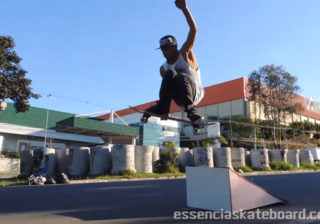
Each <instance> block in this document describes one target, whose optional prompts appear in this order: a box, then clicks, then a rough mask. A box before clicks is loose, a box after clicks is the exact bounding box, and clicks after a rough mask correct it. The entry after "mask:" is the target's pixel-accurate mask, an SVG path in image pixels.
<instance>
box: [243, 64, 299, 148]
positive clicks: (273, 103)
mask: <svg viewBox="0 0 320 224" xmlns="http://www.w3.org/2000/svg"><path fill="white" fill-rule="evenodd" d="M296 82H297V78H296V77H294V76H292V75H291V74H290V73H289V72H287V71H286V70H285V69H284V67H283V66H275V65H265V66H263V67H262V68H260V69H259V70H258V71H253V72H252V73H251V74H250V76H249V82H248V87H249V90H250V100H253V101H254V102H255V105H256V104H257V103H258V106H259V111H260V114H262V113H261V112H262V111H263V115H264V116H265V118H266V119H267V120H270V121H273V131H272V138H273V140H274V144H275V146H279V145H280V144H281V137H282V136H281V133H282V132H281V123H282V124H285V123H286V118H287V116H288V114H292V113H296V112H298V111H299V110H301V109H302V105H301V104H299V103H296V102H295V99H296V96H297V92H298V91H299V90H300V87H299V86H298V85H297V84H296ZM278 140H279V143H280V144H278Z"/></svg>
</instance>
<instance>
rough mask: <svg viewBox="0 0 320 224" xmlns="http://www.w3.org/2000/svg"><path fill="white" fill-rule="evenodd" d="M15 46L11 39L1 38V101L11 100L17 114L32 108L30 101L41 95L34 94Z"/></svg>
mask: <svg viewBox="0 0 320 224" xmlns="http://www.w3.org/2000/svg"><path fill="white" fill-rule="evenodd" d="M14 46H15V44H14V40H13V39H12V38H11V37H6V36H0V99H1V100H2V101H5V99H11V100H12V101H13V103H14V107H15V109H16V112H25V111H27V110H29V108H30V105H29V99H30V98H35V99H38V98H39V97H40V95H39V94H35V93H33V92H32V89H31V87H30V85H31V82H32V81H31V80H30V79H27V78H25V75H26V73H27V71H25V70H23V69H22V68H21V66H20V64H19V63H20V61H21V58H20V57H19V56H18V55H17V53H16V52H15V51H14V49H13V48H14Z"/></svg>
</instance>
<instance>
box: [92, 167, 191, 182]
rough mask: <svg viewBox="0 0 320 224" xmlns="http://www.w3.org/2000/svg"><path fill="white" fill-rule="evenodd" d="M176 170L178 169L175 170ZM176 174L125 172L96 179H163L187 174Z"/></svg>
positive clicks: (177, 172)
mask: <svg viewBox="0 0 320 224" xmlns="http://www.w3.org/2000/svg"><path fill="white" fill-rule="evenodd" d="M175 169H176V168H175ZM174 171H175V172H168V173H141V172H136V173H134V172H132V171H127V170H125V171H124V172H123V175H116V176H114V175H112V176H111V175H104V176H97V177H94V179H103V180H114V179H115V180H117V179H124V178H125V179H139V178H161V177H183V176H184V175H185V174H184V173H181V172H179V171H177V170H174Z"/></svg>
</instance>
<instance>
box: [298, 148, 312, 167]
mask: <svg viewBox="0 0 320 224" xmlns="http://www.w3.org/2000/svg"><path fill="white" fill-rule="evenodd" d="M299 160H300V162H306V163H310V164H314V160H313V156H312V153H311V151H309V150H301V151H300V153H299Z"/></svg>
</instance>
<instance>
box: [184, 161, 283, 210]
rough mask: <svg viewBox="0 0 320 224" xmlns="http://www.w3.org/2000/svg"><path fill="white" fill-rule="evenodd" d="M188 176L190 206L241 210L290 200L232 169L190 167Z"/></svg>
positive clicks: (188, 201) (187, 172) (188, 200)
mask: <svg viewBox="0 0 320 224" xmlns="http://www.w3.org/2000/svg"><path fill="white" fill-rule="evenodd" d="M186 176H187V180H186V182H187V205H188V207H193V208H200V209H207V210H213V211H221V210H224V211H239V210H250V209H254V208H258V207H263V206H266V205H271V204H276V203H283V202H286V201H285V200H283V199H281V198H279V197H277V196H275V195H273V194H272V193H270V192H268V191H266V190H265V189H263V188H262V187H260V186H258V185H256V184H255V183H253V182H251V181H249V180H248V179H246V178H244V177H242V176H241V175H239V174H238V173H237V172H236V171H234V170H232V169H230V168H208V167H187V169H186Z"/></svg>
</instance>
